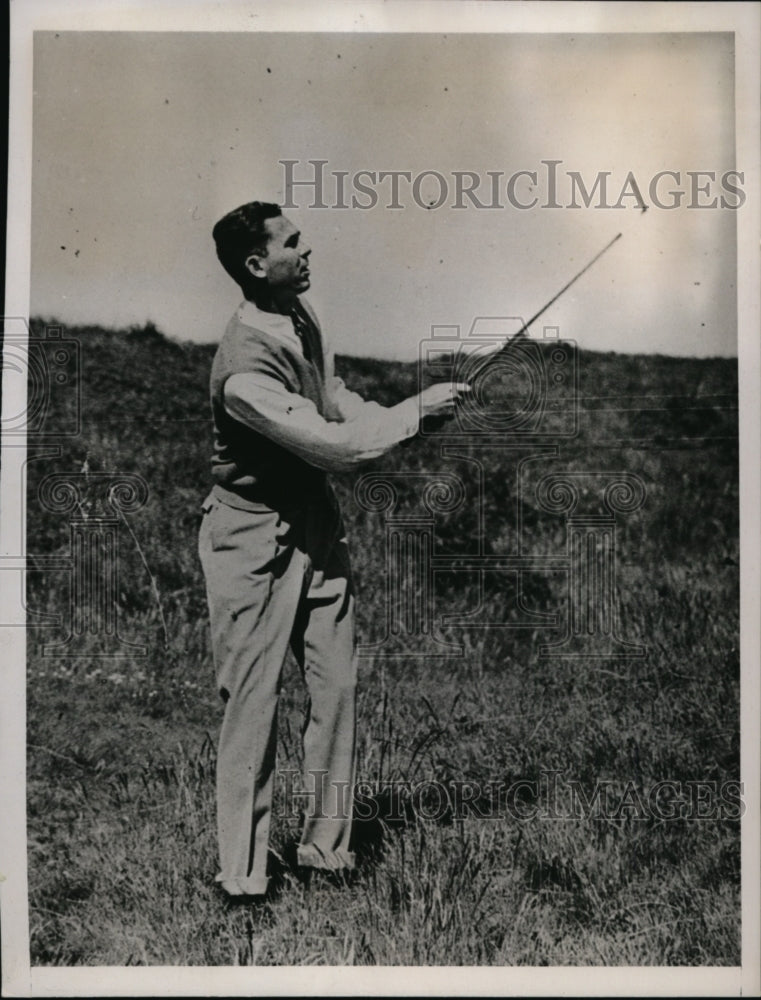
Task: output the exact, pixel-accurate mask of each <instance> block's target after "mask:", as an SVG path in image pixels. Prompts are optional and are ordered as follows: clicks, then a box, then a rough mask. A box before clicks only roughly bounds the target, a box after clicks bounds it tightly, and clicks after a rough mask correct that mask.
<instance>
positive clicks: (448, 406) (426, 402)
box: [418, 382, 473, 420]
mask: <svg viewBox="0 0 761 1000" xmlns="http://www.w3.org/2000/svg"><path fill="white" fill-rule="evenodd" d="M472 391H473V390H472V389H471V387H470V386H469V385H468V383H467V382H437V383H436V384H435V385H429V386H428V388H427V389H423V391H422V392H421V393H420V395H419V396H418V400H419V402H420V418H421V420H422V419H423V418H425V417H451V416H452V414H453V413H454V411H455V406H456V405H457V403H458V402H459V401H460V400H461V399H463V398H464V397H465V396H467V395H468V394H469V393H470V392H472Z"/></svg>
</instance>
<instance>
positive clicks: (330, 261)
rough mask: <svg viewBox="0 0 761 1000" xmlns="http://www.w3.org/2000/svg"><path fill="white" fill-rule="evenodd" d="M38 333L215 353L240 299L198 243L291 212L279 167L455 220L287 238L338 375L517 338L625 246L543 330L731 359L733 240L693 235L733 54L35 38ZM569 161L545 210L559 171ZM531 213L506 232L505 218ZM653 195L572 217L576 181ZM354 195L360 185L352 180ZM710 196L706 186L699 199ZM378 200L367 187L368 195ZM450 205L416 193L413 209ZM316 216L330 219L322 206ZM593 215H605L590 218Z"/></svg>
mask: <svg viewBox="0 0 761 1000" xmlns="http://www.w3.org/2000/svg"><path fill="white" fill-rule="evenodd" d="M34 85H35V99H34V168H33V203H32V295H31V313H32V314H33V315H43V316H46V317H57V318H59V319H61V320H63V321H69V322H81V321H87V322H97V323H103V324H108V325H111V324H120V325H122V324H129V323H142V322H144V321H146V320H148V319H151V320H153V321H154V322H155V323H156V325H157V326H158V327H159V328H160V329H162V330H163V331H164V332H166V333H167V334H169V335H170V336H173V337H178V338H190V339H193V340H198V341H214V340H218V339H219V337H220V336H221V333H222V331H223V329H224V326H225V323H226V322H227V319H228V317H229V315H230V314H231V312H232V310H233V309H234V308H235V306H236V305H237V303H238V301H239V298H240V293H239V291H238V289H237V288H236V286H235V285H234V284H233V283H232V281H231V280H230V279H229V278H228V277H227V275H226V274H225V273H224V272H223V271H222V269H221V267H220V265H219V264H218V262H217V260H216V257H215V255H214V248H213V242H212V240H211V229H212V226H213V224H214V222H216V220H217V219H218V218H219V217H220V216H221V215H223V214H224V213H225V212H226V211H228V210H229V209H231V208H234V207H235V206H237V205H238V204H240V203H242V202H244V201H249V200H252V199H254V198H260V199H262V200H273V201H278V202H280V201H282V200H283V197H284V193H285V192H284V183H285V172H284V168H283V167H282V166H281V165H280V164H279V162H278V161H279V160H283V159H293V160H298V161H299V165H298V167H297V168H296V173H297V176H298V177H304V176H307V175H308V174H309V173H310V172H311V167H309V165H308V163H307V161H308V160H310V159H323V160H327V161H328V164H327V166H326V167H325V171H326V179H328V180H330V172H331V171H347V172H348V175H349V177H348V178H347V181H346V184H347V189H348V194H349V200H350V199H351V194H352V190H353V189H352V187H351V178H352V177H353V175H354V174H355V173H356V172H357V171H360V170H369V171H383V170H406V171H410V172H411V173H412V175H413V177H414V176H416V175H417V174H419V173H420V172H422V171H427V170H428V171H438V172H439V173H440V174H442V175H443V176H444V178H445V180H446V181H447V182H448V187H449V192H448V195H449V196H448V198H447V200H446V201H445V203H444V204H443V205H442V206H441V207H440V208H436V209H433V208H431V209H426V208H424V207H420V206H419V205H418V204H417V203H416V201H415V199H414V198H413V195H412V192H411V188H410V185H409V184H408V183H405V182H404V181H402V182H401V187H400V196H399V201H400V203H401V204H402V206H403V207H402V208H401V209H399V210H391V209H388V208H387V207H385V206H386V205H387V203H388V201H389V200H390V187H389V182H388V181H386V182H383V183H380V182H377V183H376V184H375V185H374V186H375V189H376V190H377V192H378V196H379V203H378V205H377V207H375V208H373V209H371V210H361V209H358V208H349V209H346V210H340V209H337V208H329V209H310V208H309V207H307V206H308V205H309V204H310V202H311V196H310V193H309V192H308V191H306V190H304V189H296V191H295V194H294V198H295V201H296V203H297V204H298V205H299V206H300V207H299V209H298V210H291V211H290V212H289V213H288V214H289V215H290V216H291V218H292V219H293V220H294V221H295V222H296V223H297V225H299V226H300V228H301V229H302V231H303V232H304V234H305V237H306V238H307V240H308V241H309V243H310V244H311V246H312V247H313V254H312V280H313V288H312V291H311V292H310V293H309V297H310V299H311V301H312V302H313V304H314V305H315V306H316V307H317V309H318V312H319V313H320V315H321V317H322V320H323V326H324V327H325V328H326V331H327V332H328V334H329V336H330V338H331V340H332V341H333V344H334V346H335V347H336V349H337V350H339V351H341V352H344V353H354V354H368V355H375V356H380V357H392V356H396V357H412V356H414V354H415V353H416V351H417V344H418V341H419V340H421V339H423V338H425V337H426V336H428V335H429V333H430V329H431V326H432V325H442V324H443V325H457V324H459V325H460V326H462V327H464V328H468V327H469V326H470V324H471V322H472V320H473V319H474V318H475V317H476V316H479V315H489V316H514V315H519V316H522V317H523V318H524V319H525V318H528V317H529V316H530V315H532V314H533V313H534V312H535V311H536V310H537V309H538V308H539V307H540V306H542V305H543V304H544V303H545V302H546V301H547V300H548V299H549V298H550V297H551V296H552V295H553V294H554V293H555V292H556V291H557V290H558V289H559V288H560V287H561V286H562V285H563V284H564V283H565V282H566V281H568V280H569V278H571V277H572V276H573V274H575V273H576V271H578V270H579V269H580V268H581V267H582V266H583V265H584V264H585V263H587V262H588V261H589V260H590V259H591V258H592V257H593V256H594V255H595V254H596V253H597V252H598V251H599V250H600V249H601V248H602V247H603V246H605V244H606V243H607V242H608V241H609V240H611V239H612V238H613V237H614V236H615V235H616V233H618V232H623V234H624V235H623V238H622V239H620V240H619V241H618V242H617V243H616V245H615V246H614V247H613V248H612V249H611V250H610V251H609V252H608V253H607V254H606V255H605V256H604V257H603V259H601V260H600V262H599V263H598V264H596V265H595V267H594V268H593V269H592V270H591V271H590V272H589V273H588V274H586V275H584V277H582V278H581V279H580V281H579V282H578V283H577V284H576V285H575V286H574V287H573V289H571V290H570V291H569V292H568V294H567V295H565V296H563V298H562V299H561V300H560V301H559V303H558V304H557V305H556V306H554V307H552V308H551V309H550V310H549V311H548V312H547V313H546V314H545V316H544V317H543V318H542V320H541V324H540V326H539V327H538V328H536V329H533V330H532V333H533V334H534V335H535V336H536V335H541V325H543V324H547V325H554V326H558V327H559V328H560V332H561V335H562V336H564V337H567V338H570V339H574V340H576V341H577V342H578V343H579V344H580V345H582V346H584V347H588V348H593V349H601V350H619V351H636V352H639V351H661V352H664V353H669V354H680V355H685V354H696V355H712V354H724V355H727V354H735V353H736V348H737V345H736V306H735V294H736V289H735V271H736V251H735V223H736V215H737V213H736V212H733V211H731V210H726V209H725V210H721V209H719V208H715V209H694V208H688V207H686V205H687V203H689V201H690V197H691V195H690V180H689V178H688V177H687V176H686V171H690V170H691V171H696V170H705V171H714V172H715V173H716V175H717V181H716V183H715V184H713V185H711V191H710V192H709V193H708V194H705V195H704V194H701V195H699V200H700V201H701V202H705V201H709V200H711V198H713V197H714V196H716V195H718V196H719V197H720V196H721V194H722V192H721V190H720V185H719V180H718V179H719V178H720V177H721V175H722V174H723V173H724V172H725V171H727V170H730V169H733V168H735V167H738V168H739V169H742V166H743V165H742V164H736V163H735V159H734V143H735V137H734V106H733V95H734V80H733V50H732V36H731V35H729V34H678V35H674V34H670V35H666V34H663V35H645V34H640V35H633V34H620V35H583V34H581V35H520V34H494V35H448V36H447V35H432V34H415V35H400V34H364V35H360V34H346V33H342V34H294V33H287V34H266V33H246V34H226V33H218V34H208V33H205V34H195V33H179V32H178V33H147V32H145V33H132V32H121V33H117V32H62V33H59V34H53V33H50V32H46V33H41V34H38V35H37V36H36V39H35V73H34ZM550 159H552V160H560V161H562V162H561V164H560V165H559V166H558V192H557V200H558V202H559V203H561V204H562V206H563V207H561V208H558V209H550V208H542V207H540V206H541V205H542V204H543V203H545V202H546V201H547V198H548V189H547V168H546V167H545V166H543V165H542V160H550ZM457 170H461V171H462V170H471V171H474V172H476V174H477V175H478V177H479V178H480V179H481V187H480V189H479V197H480V199H481V200H482V201H486V202H488V200H489V197H490V195H489V184H490V180H489V178H488V176H487V171H501V172H502V173H503V174H504V177H503V178H502V179H501V181H500V199H501V201H502V203H503V204H506V207H504V208H498V209H493V210H491V209H484V210H478V209H476V208H474V207H472V206H471V207H467V208H464V209H459V210H458V209H455V208H452V207H451V205H452V203H453V201H454V194H455V192H454V179H453V176H452V172H453V171H457ZM519 170H526V171H536V172H537V175H538V176H537V185H536V190H535V191H533V192H532V191H530V190H529V185H530V181H529V180H528V179H527V178H525V177H524V178H522V180H521V181H520V183H518V184H517V186H516V189H515V193H516V198H520V199H521V200H523V201H528V200H530V199H531V198H532V197H534V196H538V197H539V199H540V201H539V203H538V205H537V206H536V207H534V208H531V209H528V210H520V209H518V208H515V207H513V206H511V205H510V204H509V203H508V202H507V199H506V195H505V184H506V181H507V178H508V177H509V176H510V175H511V174H514V173H515V172H516V171H519ZM662 170H673V171H677V172H681V175H682V176H681V181H680V183H675V182H674V180H673V178H668V177H667V178H665V179H664V180H663V181H662V182H661V184H660V185H659V188H658V190H659V193H660V196H661V198H662V199H663V200H664V201H665V202H668V201H669V196H668V195H667V192H668V191H669V190H672V189H675V188H677V189H681V190H684V191H685V192H686V194H685V196H684V199H683V203H682V206H681V207H680V208H678V209H675V210H673V211H668V210H664V209H659V208H657V207H651V208H650V209H649V210H648V211H647V212H646V213H644V214H643V213H642V212H640V211H639V210H638V209H637V208H636V207H634V199H633V198H628V199H626V200H625V202H624V204H625V205H626V206H627V207H626V208H625V209H622V210H614V209H607V210H605V209H600V208H579V209H572V208H568V207H566V206H567V205H568V203H569V200H570V184H569V181H568V177H567V172H568V171H578V172H579V173H580V174H581V176H582V178H583V180H584V182H585V184H586V186H587V187H591V185H592V183H593V181H594V179H595V175H596V173H597V172H598V171H610V172H611V176H610V178H609V181H608V185H609V196H608V197H609V200H610V201H611V202H614V203H615V201H616V200H617V199H618V196H619V193H620V191H621V188H622V187H623V186H624V182H625V179H626V176H627V173H628V172H629V171H632V172H633V174H634V176H635V178H636V180H637V182H638V183H639V185H640V187H641V188H642V193H643V195H644V197H645V201H646V202H650V198H649V195H648V192H647V186H648V184H649V182H650V179H651V178H652V177H653V176H654V175H655V174H656V173H657V172H658V171H662ZM365 183H367V179H366V180H365ZM700 183H701V184H705V183H706V181H705V180H703V181H701V182H700ZM370 186H373V185H372V184H371V185H370ZM437 193H438V188H437V184H436V182H435V181H434V180H433V179H432V178H431V177H429V178H428V180H427V182H426V183H423V184H422V185H421V187H420V189H419V192H418V195H419V199H418V200H421V201H422V200H426V201H430V200H431V199H433V198H434V197H435V196H436V195H437ZM325 200H326V201H327V202H328V203H329V204H334V203H335V189H334V183H333V182H332V181H331V182H330V183H329V184H328V185H327V187H326V195H325ZM595 203H596V200H595Z"/></svg>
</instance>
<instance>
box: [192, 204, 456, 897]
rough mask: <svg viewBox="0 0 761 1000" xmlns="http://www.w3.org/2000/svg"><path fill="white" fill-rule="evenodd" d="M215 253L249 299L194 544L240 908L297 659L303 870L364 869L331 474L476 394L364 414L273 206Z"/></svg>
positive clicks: (343, 549)
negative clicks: (304, 797)
mask: <svg viewBox="0 0 761 1000" xmlns="http://www.w3.org/2000/svg"><path fill="white" fill-rule="evenodd" d="M214 240H215V243H216V248H217V255H218V257H219V260H220V262H221V263H222V265H223V266H224V268H225V269H226V271H227V272H228V273H229V274H230V275H231V277H232V278H233V279H234V280H235V281H236V282H237V283H238V284H239V285H240V287H241V290H242V292H243V295H244V301H243V303H242V304H241V306H240V308H239V309H238V311H237V312H236V314H235V315H234V316H233V318H232V319H231V320H230V323H229V324H228V327H227V330H226V332H225V334H224V337H223V339H222V341H221V343H220V345H219V349H218V351H217V353H216V356H215V358H214V363H213V365H212V371H211V406H212V416H213V420H214V450H213V456H212V475H213V479H214V487H213V489H212V491H211V494H210V495H209V497H208V498H207V500H206V502H205V503H204V505H203V512H204V517H203V522H202V526H201V532H200V539H199V553H200V557H201V562H202V565H203V570H204V575H205V577H206V588H207V596H208V603H209V613H210V620H211V635H212V648H213V653H214V663H215V670H216V676H217V684H218V688H219V691H220V694H221V696H222V698H223V700H224V703H225V710H224V720H223V723H222V730H221V734H220V740H219V751H218V761H217V818H218V836H219V850H220V861H221V871H220V873H219V875H218V876H217V881H218V882H220V883H221V885H222V888H223V889H224V890H225V891H226V892H227V893H228V894H229V895H231V896H260V895H262V894H264V893H265V892H266V889H267V875H266V863H267V847H268V841H269V830H270V819H271V809H272V790H273V778H274V769H275V746H276V735H277V703H278V695H279V690H280V678H281V673H282V668H283V663H284V659H285V656H286V652H287V648H288V646H289V645H290V646H291V649H292V650H293V652H294V654H295V656H296V659H297V661H298V663H299V666H300V668H301V671H302V675H303V677H304V680H305V682H306V685H307V690H308V694H309V706H308V709H307V717H306V719H305V727H304V734H303V737H304V767H305V771H306V773H307V774H310V775H313V776H315V796H314V799H313V802H312V807H311V808H310V809H309V811H308V815H307V817H306V819H305V822H304V828H303V831H302V835H301V840H300V843H299V845H298V848H297V861H298V864H299V865H303V866H306V867H310V868H322V869H328V870H333V871H336V870H342V869H348V868H352V867H353V865H354V857H353V855H352V853H351V852H350V851H349V837H350V833H351V814H352V798H351V789H352V788H353V785H354V766H355V732H354V730H355V686H356V665H355V660H354V636H353V603H354V596H353V592H352V585H351V572H350V566H349V557H348V551H347V543H346V539H345V537H344V528H343V524H342V520H341V515H340V511H339V510H338V505H337V502H336V499H335V497H334V494H333V492H332V490H331V488H330V486H329V484H328V481H327V478H326V475H325V473H326V471H332V470H346V469H352V468H354V467H355V466H357V465H359V464H360V463H361V462H363V461H366V460H368V459H372V458H377V457H378V456H379V455H382V454H384V453H385V452H386V451H388V450H389V449H390V448H392V447H394V445H396V444H398V443H399V442H401V441H403V440H405V439H406V438H409V437H411V436H413V435H414V434H415V433H417V430H418V426H419V421H420V419H422V418H423V417H426V416H430V417H433V418H434V419H441V418H443V417H446V416H447V415H450V414H451V413H452V412H453V408H454V405H455V402H456V401H457V399H458V398H459V397H460V396H461V395H462V394H463V393H464V392H466V391H467V388H468V387H467V386H465V385H456V384H455V385H452V384H439V385H434V386H431V387H430V388H428V389H426V390H425V391H424V392H422V393H421V394H420V395H419V396H415V397H412V398H410V399H407V400H405V401H404V402H403V403H400V404H399V405H398V406H392V407H389V408H386V407H382V406H380V405H378V404H377V403H369V402H365V401H364V400H363V399H362V398H361V397H359V396H358V395H356V394H355V393H352V392H350V391H349V390H348V389H346V387H345V386H344V384H343V382H342V381H341V380H340V379H338V378H336V377H335V376H334V373H333V358H332V355H331V353H330V351H329V350H328V349H327V347H326V345H325V342H324V340H323V338H322V334H321V331H320V327H319V324H318V322H317V319H316V317H315V315H314V313H313V311H312V309H311V308H310V306H309V305H308V303H307V302H306V301H305V300H304V299H302V298H301V296H302V294H303V293H304V292H306V291H307V289H308V288H309V286H310V274H309V256H310V253H311V250H310V248H309V247H308V246H307V245H306V244H305V243H304V242H303V240H302V237H301V234H300V233H299V231H298V230H297V229H296V227H295V226H294V225H293V224H292V223H291V222H290V221H289V220H288V219H286V218H285V217H284V216H283V215H282V214H281V211H280V208H279V207H278V206H277V205H272V204H267V203H262V202H251V203H249V204H247V205H243V206H241V207H240V208H237V209H235V210H234V211H232V212H230V213H229V214H228V215H226V216H225V217H224V218H223V219H221V220H220V221H219V222H218V223H217V225H216V226H215V227H214Z"/></svg>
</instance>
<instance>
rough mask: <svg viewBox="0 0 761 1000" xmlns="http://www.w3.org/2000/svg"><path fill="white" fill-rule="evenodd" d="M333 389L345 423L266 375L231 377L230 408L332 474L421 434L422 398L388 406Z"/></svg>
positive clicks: (228, 388) (249, 424)
mask: <svg viewBox="0 0 761 1000" xmlns="http://www.w3.org/2000/svg"><path fill="white" fill-rule="evenodd" d="M337 381H340V380H337ZM341 385H343V383H341ZM331 390H332V391H331V393H330V394H331V396H333V398H334V400H335V402H336V403H337V405H338V407H339V411H340V413H341V415H342V416H343V417H344V420H343V421H342V422H339V421H330V420H325V419H324V417H322V416H320V414H319V413H318V411H317V407H316V406H315V405H314V403H313V402H312V401H311V400H309V399H306V398H305V397H304V396H300V395H298V394H297V393H294V392H289V390H288V389H286V388H285V386H284V385H283V383H282V382H280V381H279V380H278V379H277V378H275V377H274V376H269V375H264V374H261V373H252V372H246V373H240V374H236V375H231V376H230V378H229V379H227V381H226V382H225V387H224V404H225V410H226V411H227V412H228V413H229V414H230V416H231V417H233V418H234V419H235V420H238V421H240V423H242V424H245V425H246V426H247V427H251V428H252V429H253V430H255V431H258V432H259V433H260V434H263V435H264V436H265V437H267V438H269V439H270V440H271V441H274V442H275V443H276V444H279V445H281V446H282V447H284V448H287V449H288V450H289V451H291V452H293V453H294V454H295V455H298V456H299V458H303V459H304V460H305V461H306V462H309V463H310V465H315V466H317V468H319V469H325V470H327V471H329V472H343V471H346V470H348V469H353V468H355V467H356V466H357V465H359V464H360V463H361V462H367V461H369V460H370V459H373V458H378V457H379V456H380V455H383V454H384V453H385V452H387V451H388V450H389V449H391V448H393V447H394V445H397V444H399V442H400V441H404V440H405V439H406V438H408V437H412V436H413V435H414V434H416V433H417V430H418V426H419V416H420V414H419V409H418V406H419V404H418V399H417V397H416V396H413V397H410V398H409V399H405V400H404V402H403V403H399V404H398V405H397V406H391V407H385V406H381V405H380V404H379V403H367V402H365V401H364V400H363V399H362V397H361V396H358V395H357V394H356V393H352V392H349V390H348V389H346V388H345V387H343V392H341V391H340V390H339V392H338V395H339V397H340V399H337V400H336V399H335V387H334V386H331ZM349 397H352V398H351V399H349Z"/></svg>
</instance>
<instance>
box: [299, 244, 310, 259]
mask: <svg viewBox="0 0 761 1000" xmlns="http://www.w3.org/2000/svg"><path fill="white" fill-rule="evenodd" d="M311 252H312V248H311V247H310V246H308V245H307V246H305V247H304V249H303V250H302V251H301V256H302V257H304V258H305V259H306V258H307V257H308V256H309V254H310V253H311Z"/></svg>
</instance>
